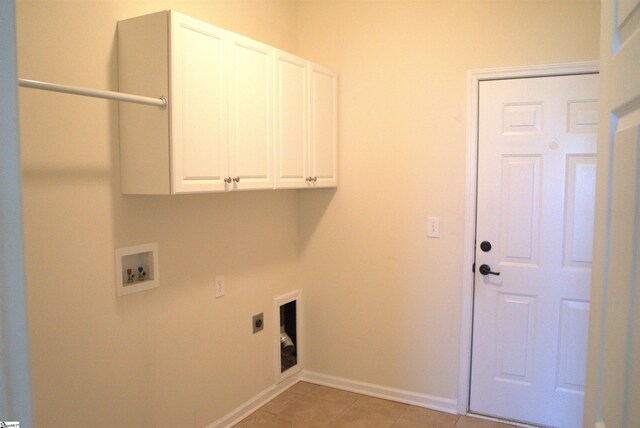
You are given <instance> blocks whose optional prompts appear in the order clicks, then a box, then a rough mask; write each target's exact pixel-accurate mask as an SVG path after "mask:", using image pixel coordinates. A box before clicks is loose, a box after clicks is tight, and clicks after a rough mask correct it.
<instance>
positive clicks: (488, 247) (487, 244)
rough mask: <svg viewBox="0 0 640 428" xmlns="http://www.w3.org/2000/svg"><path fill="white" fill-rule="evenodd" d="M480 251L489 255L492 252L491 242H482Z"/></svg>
mask: <svg viewBox="0 0 640 428" xmlns="http://www.w3.org/2000/svg"><path fill="white" fill-rule="evenodd" d="M480 249H481V250H482V251H484V252H485V253H487V252H489V251H491V242H489V241H482V242H481V243H480Z"/></svg>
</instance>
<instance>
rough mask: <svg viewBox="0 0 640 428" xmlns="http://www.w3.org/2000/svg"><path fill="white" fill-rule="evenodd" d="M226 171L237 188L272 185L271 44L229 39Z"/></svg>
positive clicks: (270, 186)
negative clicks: (227, 153)
mask: <svg viewBox="0 0 640 428" xmlns="http://www.w3.org/2000/svg"><path fill="white" fill-rule="evenodd" d="M229 46H230V48H229V61H228V63H229V82H228V85H229V117H230V121H229V124H230V126H229V143H230V144H229V172H230V174H231V177H232V180H233V186H234V187H235V188H237V189H264V188H273V174H272V166H271V165H272V156H273V97H272V74H271V73H272V69H273V50H274V49H273V48H272V47H269V46H267V45H264V44H262V43H258V42H256V41H254V40H251V39H248V38H246V37H242V36H238V35H236V34H233V35H231V36H230V43H229Z"/></svg>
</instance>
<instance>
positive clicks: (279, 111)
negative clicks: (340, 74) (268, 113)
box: [275, 51, 309, 188]
mask: <svg viewBox="0 0 640 428" xmlns="http://www.w3.org/2000/svg"><path fill="white" fill-rule="evenodd" d="M275 62H276V67H275V73H276V78H275V106H276V107H275V108H276V111H275V115H276V120H275V146H276V149H275V182H276V183H275V187H276V188H303V187H306V186H307V184H306V183H307V182H306V177H308V176H309V172H308V162H307V158H308V156H309V153H308V147H307V123H308V120H307V64H308V62H307V61H305V60H304V59H302V58H298V57H295V56H293V55H289V54H287V53H285V52H281V51H278V52H277V53H276V59H275Z"/></svg>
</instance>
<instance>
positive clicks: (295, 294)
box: [273, 290, 304, 384]
mask: <svg viewBox="0 0 640 428" xmlns="http://www.w3.org/2000/svg"><path fill="white" fill-rule="evenodd" d="M294 301H295V302H296V358H297V360H296V365H295V366H293V367H290V368H289V369H287V370H285V371H284V372H281V371H280V370H281V366H280V306H282V305H286V304H287V303H291V302H294ZM273 311H274V312H273V313H274V319H275V320H277V322H274V323H273V324H274V336H273V337H274V346H273V349H274V352H275V354H274V366H273V369H274V379H275V383H276V384H278V383H280V382H282V381H284V380H285V379H288V378H289V377H291V376H294V375H296V374H298V373H300V370H302V364H303V362H304V343H303V336H302V333H303V332H302V329H303V324H302V319H303V318H302V291H300V290H296V291H292V292H290V293H287V294H284V295H282V296H278V297H276V298H275V299H274V306H273Z"/></svg>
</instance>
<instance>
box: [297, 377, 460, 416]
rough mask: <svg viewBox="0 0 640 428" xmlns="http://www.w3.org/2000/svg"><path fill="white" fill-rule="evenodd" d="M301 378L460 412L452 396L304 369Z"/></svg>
mask: <svg viewBox="0 0 640 428" xmlns="http://www.w3.org/2000/svg"><path fill="white" fill-rule="evenodd" d="M299 380H302V381H305V382H309V383H315V384H317V385H323V386H329V387H332V388H337V389H343V390H345V391H351V392H357V393H358V394H363V395H368V396H371V397H377V398H383V399H385V400H391V401H397V402H400V403H405V404H411V405H412V406H418V407H425V408H427V409H432V410H439V411H441V412H447V413H453V414H457V413H458V412H457V410H458V402H457V400H454V399H451V398H443V397H436V396H433V395H427V394H421V393H418V392H413V391H406V390H403V389H395V388H389V387H386V386H381V385H374V384H371V383H365V382H358V381H355V380H350V379H345V378H340V377H336V376H329V375H324V374H321V373H315V372H310V371H307V370H303V371H302V372H301V373H300V377H299Z"/></svg>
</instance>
